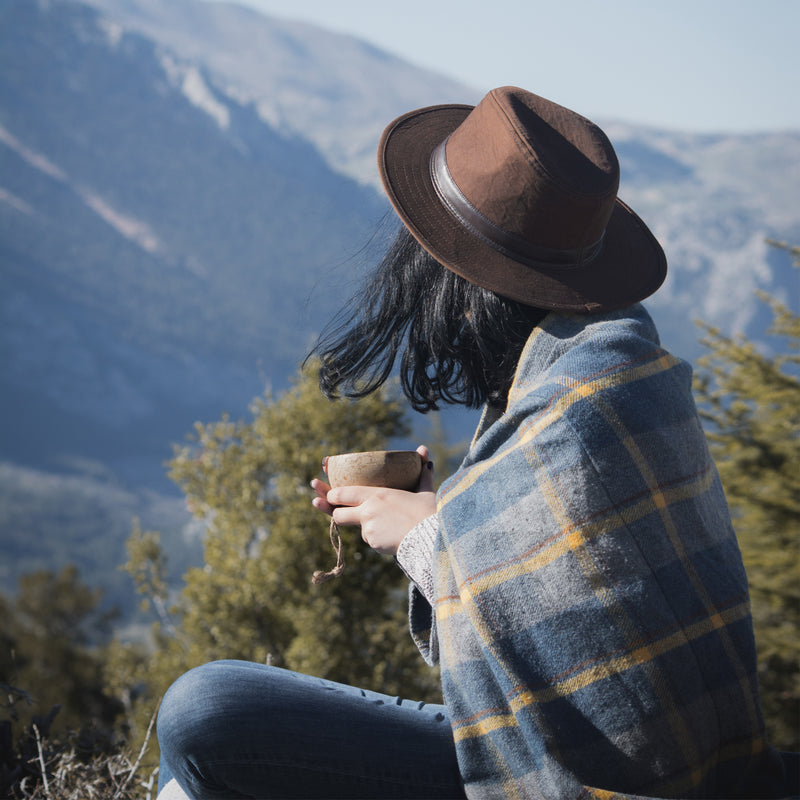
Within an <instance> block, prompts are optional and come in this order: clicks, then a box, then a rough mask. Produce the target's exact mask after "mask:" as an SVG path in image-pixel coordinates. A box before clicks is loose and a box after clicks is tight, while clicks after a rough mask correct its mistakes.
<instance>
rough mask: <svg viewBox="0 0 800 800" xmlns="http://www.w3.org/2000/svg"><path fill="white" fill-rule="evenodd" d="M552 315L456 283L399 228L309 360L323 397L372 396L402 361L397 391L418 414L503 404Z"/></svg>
mask: <svg viewBox="0 0 800 800" xmlns="http://www.w3.org/2000/svg"><path fill="white" fill-rule="evenodd" d="M546 313H547V312H545V311H543V310H541V309H537V308H532V307H531V306H525V305H523V304H521V303H518V302H516V301H513V300H509V299H507V298H504V297H501V296H500V295H497V294H495V293H493V292H490V291H488V290H487V289H483V288H481V287H479V286H476V285H475V284H472V283H469V282H468V281H467V280H465V279H464V278H461V277H459V276H458V275H456V274H455V273H454V272H452V271H451V270H449V269H447V268H445V267H443V266H442V265H441V264H440V263H439V262H438V261H436V259H435V258H433V256H431V255H430V254H429V253H428V252H427V251H426V250H425V249H424V248H423V247H422V246H421V245H420V244H418V243H417V241H416V240H415V239H414V237H413V236H411V234H410V233H409V232H408V230H407V229H406V228H405V227H404V226H403V227H402V228H401V230H400V231H399V233H398V234H397V235H396V237H395V238H394V241H393V242H392V243H391V245H390V246H389V248H388V249H387V251H386V253H385V255H384V257H383V259H382V261H381V263H380V265H379V267H378V269H377V270H376V271H375V272H374V274H373V275H372V277H371V279H369V280H368V281H367V282H366V283H365V285H364V287H363V288H362V290H361V292H360V293H359V294H357V295H356V296H355V297H354V298H353V299H352V300H351V302H350V304H349V305H348V306H347V307H346V308H345V309H344V311H343V312H342V313H341V314H340V315H339V316H338V317H336V318H335V319H334V320H333V322H332V323H331V324H330V325H329V326H328V328H326V330H325V331H323V333H322V335H321V336H320V339H319V341H318V342H317V344H316V346H315V347H314V349H313V351H312V353H311V356H313V355H317V356H318V357H319V359H320V369H319V383H320V388H321V389H322V392H323V394H325V395H326V396H327V397H331V398H333V397H338V396H341V395H344V396H346V397H352V398H357V397H363V396H365V395H367V394H369V393H370V392H373V391H375V390H376V389H377V388H378V387H380V386H381V385H382V384H383V383H384V382H385V381H386V380H388V379H389V377H390V376H391V374H392V370H393V368H394V365H395V362H396V360H397V358H398V356H399V357H400V370H399V374H400V382H401V386H402V388H403V392H404V393H405V395H406V397H408V399H409V401H410V402H411V405H412V406H413V408H414V409H415V410H417V411H421V412H423V413H424V412H426V411H433V410H436V409H437V408H438V407H439V403H440V402H445V403H455V404H463V405H465V406H467V407H470V408H477V407H479V406H481V405H483V404H484V403H486V402H489V403H490V404H493V405H502V404H504V402H505V399H506V396H507V394H508V390H509V388H510V386H511V382H512V380H513V377H514V371H515V369H516V366H517V361H518V360H519V356H520V354H521V352H522V348H523V347H524V345H525V342H526V340H527V338H528V336H529V335H530V333H531V330H532V329H533V328H534V326H535V325H536V324H537V323H538V322H539V321H540V320H541V319H542V318H543V317H544V315H545V314H546Z"/></svg>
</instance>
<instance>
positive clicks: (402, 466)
mask: <svg viewBox="0 0 800 800" xmlns="http://www.w3.org/2000/svg"><path fill="white" fill-rule="evenodd" d="M325 472H326V473H327V475H328V482H329V483H330V485H331V488H332V489H335V488H337V487H339V486H385V487H387V488H389V489H405V490H406V491H413V490H414V489H416V488H417V486H418V485H419V478H420V475H421V474H422V456H421V455H420V454H419V453H417V452H416V450H372V451H368V452H365V453H340V454H339V455H335V456H328V459H327V462H326V464H325Z"/></svg>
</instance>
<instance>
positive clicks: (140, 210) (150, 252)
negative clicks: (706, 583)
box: [0, 1, 384, 463]
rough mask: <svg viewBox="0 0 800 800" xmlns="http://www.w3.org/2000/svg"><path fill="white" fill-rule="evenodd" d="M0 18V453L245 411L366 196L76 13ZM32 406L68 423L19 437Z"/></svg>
mask: <svg viewBox="0 0 800 800" xmlns="http://www.w3.org/2000/svg"><path fill="white" fill-rule="evenodd" d="M2 17H3V18H2V19H1V20H0V31H1V32H0V91H2V96H3V98H4V103H3V108H2V110H0V148H2V150H0V152H2V159H3V170H2V174H3V177H2V188H3V192H4V194H3V196H2V199H4V200H5V202H3V203H2V213H1V214H0V242H2V245H1V247H2V257H3V282H4V292H3V295H2V299H0V314H1V315H2V317H1V319H2V334H0V336H2V340H1V341H2V345H3V349H4V352H5V353H6V354H7V359H6V361H5V369H4V370H3V374H2V378H0V380H2V381H3V388H4V396H5V398H6V400H5V403H6V407H7V408H8V403H10V402H11V403H13V402H14V401H15V400H16V408H15V407H14V406H12V407H11V408H10V409H8V410H9V411H11V412H12V413H11V414H6V415H5V420H4V422H3V424H4V425H5V426H7V427H8V426H10V427H11V429H10V430H7V432H6V433H5V435H4V442H5V448H8V447H9V445H10V446H11V451H12V454H13V455H14V456H15V457H19V458H23V457H24V456H25V453H26V451H28V448H29V447H30V446H31V445H33V447H34V448H36V446H37V445H39V444H42V445H43V446H46V447H48V448H50V450H53V445H54V437H56V439H57V438H58V437H59V436H60V435H65V436H67V438H68V441H67V442H65V445H66V446H67V447H66V449H67V450H68V451H69V452H72V451H73V450H74V448H75V446H76V444H77V443H76V442H75V441H74V439H75V434H76V426H75V422H74V420H76V419H81V418H82V419H84V420H85V421H86V422H87V423H88V424H89V425H90V427H91V429H92V430H93V431H96V432H97V435H96V436H94V437H93V438H94V441H93V442H90V441H89V438H91V437H87V432H86V431H81V432H80V435H81V437H83V438H85V439H86V441H85V444H86V446H87V450H86V454H87V455H96V454H97V447H98V446H99V447H100V448H104V447H106V445H108V447H106V451H108V450H112V451H119V449H120V448H119V442H117V441H113V438H114V436H115V434H117V433H119V432H120V431H122V432H123V434H124V436H126V437H130V436H131V434H132V433H133V431H134V430H136V431H137V436H136V437H135V442H134V447H136V446H137V444H138V445H141V444H142V437H141V435H140V434H141V431H147V432H148V433H149V434H152V435H153V436H154V437H158V438H159V439H160V441H161V442H162V443H163V442H164V441H165V438H166V436H167V435H168V434H171V435H172V437H177V436H179V435H180V433H181V432H182V430H181V428H185V425H186V421H187V420H190V419H192V415H209V414H215V415H216V414H218V413H219V412H220V411H221V409H222V408H224V407H230V406H234V407H235V408H237V409H238V408H243V407H244V405H245V404H246V403H247V401H248V400H249V398H250V397H252V396H253V394H255V393H256V392H258V391H259V389H260V388H261V386H262V385H263V384H264V383H265V382H270V381H276V380H283V379H284V378H285V376H286V374H287V373H289V372H291V371H293V370H294V367H295V365H296V363H297V360H298V358H299V357H301V356H302V348H303V347H304V346H305V345H307V343H308V341H309V337H310V336H311V335H312V333H313V332H314V331H316V330H318V325H319V323H318V319H319V317H320V314H321V313H322V312H323V310H324V309H326V308H327V304H328V302H331V301H333V300H334V299H335V298H336V297H337V296H338V297H339V299H341V297H342V293H341V291H339V292H337V290H336V287H333V288H330V287H326V289H325V291H324V292H321V291H315V287H316V286H317V285H318V284H319V283H320V282H321V281H323V280H324V278H325V275H326V271H328V270H330V269H331V267H332V266H334V265H336V264H337V263H339V262H341V261H342V260H343V259H346V258H347V257H348V256H349V255H350V254H351V253H352V252H353V250H354V249H355V247H356V246H357V245H356V243H357V242H360V241H361V240H362V238H364V237H365V236H366V235H367V233H368V232H369V230H370V229H371V226H372V225H373V224H374V223H375V221H376V220H377V219H378V218H379V217H380V216H381V215H382V214H383V212H384V205H383V203H382V201H379V199H378V197H377V195H376V194H375V193H374V192H372V190H370V189H364V188H360V187H359V186H357V185H356V184H355V183H353V182H352V181H350V180H347V179H345V178H343V177H342V176H340V175H338V174H336V173H334V172H332V171H331V169H330V168H329V167H328V166H327V164H326V162H325V161H324V160H323V159H322V158H321V157H320V156H319V154H318V153H317V152H316V151H315V150H314V149H313V147H312V146H311V145H309V144H307V143H305V142H303V141H302V140H299V139H296V138H295V139H287V138H285V137H283V136H282V135H280V134H278V133H277V132H275V131H274V130H273V129H272V128H271V127H270V126H268V125H267V124H266V123H264V122H263V120H261V119H260V118H259V117H258V115H257V114H256V113H255V112H254V110H253V108H252V107H251V106H249V105H243V104H240V103H239V102H238V101H236V100H233V99H231V98H230V97H228V96H226V95H223V94H220V93H218V92H215V90H214V89H213V88H212V87H211V86H210V85H208V84H206V83H205V78H204V76H203V74H202V71H201V70H200V69H199V68H198V67H196V66H193V65H186V64H184V63H182V62H180V61H179V60H178V59H177V58H176V57H175V56H174V55H173V54H171V53H169V52H167V51H163V50H161V49H159V48H158V47H157V46H156V45H154V44H153V43H152V42H151V41H149V40H147V39H144V38H142V37H141V36H139V35H138V34H124V35H121V34H113V33H109V30H108V27H107V25H106V24H105V23H104V22H103V21H102V20H98V19H97V18H96V14H95V12H94V11H92V10H90V9H88V8H85V7H82V6H75V5H72V4H66V3H58V4H53V5H42V6H40V5H39V4H38V3H36V2H24V1H23V2H9V3H6V4H5V5H4V7H3V11H2ZM187 84H190V85H191V87H192V88H191V89H190V90H188V91H190V92H193V93H194V95H195V97H197V96H200V95H201V94H204V95H205V98H206V105H207V106H211V105H212V103H213V107H214V108H215V109H216V111H217V118H215V117H213V116H211V115H210V114H208V113H207V112H206V110H205V109H204V108H200V107H198V105H197V104H196V103H195V102H192V100H191V99H190V98H189V97H187V94H186V93H187V89H186V86H187ZM48 401H49V402H50V403H52V405H53V406H54V407H55V409H56V411H57V412H58V413H62V414H65V415H70V419H69V420H67V419H66V418H65V419H57V417H58V413H56V411H54V413H53V414H51V415H45V416H46V419H47V420H49V422H45V425H48V424H49V423H53V422H54V423H55V424H51V425H50V428H51V430H50V431H49V432H48V434H47V435H46V436H43V435H40V436H38V437H35V436H34V432H35V430H36V429H37V428H38V426H39V425H40V424H41V420H40V419H39V417H41V416H42V415H40V414H37V415H36V419H35V420H33V421H32V423H33V424H32V425H30V426H28V425H26V421H29V420H30V414H28V413H26V412H27V410H28V409H29V407H30V404H31V403H32V402H40V403H41V402H48ZM16 410H18V411H19V412H20V413H19V415H17V414H15V413H14V412H15V411H16ZM178 418H180V419H181V420H182V422H181V423H180V425H181V427H178V424H177V419H178ZM20 420H21V421H22V425H20V424H19V423H20ZM103 429H107V430H106V431H104V430H103ZM59 432H62V433H59ZM20 438H21V439H22V440H23V441H21V442H17V440H18V439H20ZM144 438H147V435H145V437H144ZM37 439H38V441H37ZM15 445H16V446H15ZM162 447H163V444H162ZM106 455H108V452H106ZM35 463H36V462H35Z"/></svg>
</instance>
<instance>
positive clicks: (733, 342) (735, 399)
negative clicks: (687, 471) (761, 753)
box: [695, 242, 800, 751]
mask: <svg viewBox="0 0 800 800" xmlns="http://www.w3.org/2000/svg"><path fill="white" fill-rule="evenodd" d="M772 244H773V245H775V246H778V247H780V248H781V249H784V250H786V251H787V252H789V253H790V254H791V255H792V256H793V258H794V260H795V265H796V266H797V265H799V264H800V248H797V247H789V246H788V245H785V244H781V243H777V242H772ZM761 297H762V300H764V302H766V303H767V304H768V305H769V306H770V308H771V310H772V314H773V324H772V327H771V328H770V330H769V333H770V334H771V335H772V336H773V337H775V338H776V340H777V341H778V342H779V345H778V346H776V347H775V354H774V355H770V354H765V353H764V352H761V351H760V350H759V349H758V348H757V347H756V346H755V345H754V344H753V342H751V341H749V340H748V339H746V338H744V337H742V336H737V337H728V336H724V335H723V334H722V333H721V332H720V331H719V330H718V329H717V328H713V327H710V326H703V327H704V330H705V337H704V339H703V343H704V344H705V346H706V347H707V348H708V352H707V353H706V355H704V356H703V357H702V358H700V359H699V361H698V366H699V370H698V373H697V377H696V383H695V389H696V393H697V396H698V401H699V406H700V413H701V416H702V417H703V419H704V422H705V423H706V428H707V435H708V439H709V443H710V447H711V451H712V453H713V456H714V459H715V461H716V463H717V467H718V469H719V473H720V476H721V478H722V482H723V485H724V487H725V492H726V495H727V498H728V503H729V505H730V508H731V513H732V516H733V523H734V527H735V528H736V533H737V536H738V538H739V544H740V547H741V550H742V556H743V558H744V562H745V566H746V568H747V574H748V579H749V584H750V594H751V602H752V610H753V620H754V625H755V633H756V643H757V646H758V653H759V680H760V684H761V692H762V703H763V706H764V711H765V716H766V718H767V726H768V731H769V734H770V737H771V740H772V742H773V744H774V745H776V746H778V747H781V748H783V749H786V750H795V751H797V750H800V316H799V315H798V313H797V311H793V310H791V309H789V308H788V307H787V306H786V305H784V304H782V303H780V302H778V301H777V300H775V299H774V298H772V297H770V296H768V295H766V294H763V293H762V294H761Z"/></svg>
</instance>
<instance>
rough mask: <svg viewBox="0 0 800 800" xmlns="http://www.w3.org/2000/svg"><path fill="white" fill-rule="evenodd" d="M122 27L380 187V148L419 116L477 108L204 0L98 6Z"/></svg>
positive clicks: (311, 29) (461, 97) (318, 34)
mask: <svg viewBox="0 0 800 800" xmlns="http://www.w3.org/2000/svg"><path fill="white" fill-rule="evenodd" d="M88 2H91V3H92V5H94V6H96V7H98V8H101V9H103V11H104V12H105V13H106V14H107V15H108V16H109V18H110V19H113V20H114V21H115V22H117V23H118V24H121V25H123V26H124V27H125V28H130V29H133V30H139V31H142V32H144V33H146V34H147V35H148V36H150V37H152V38H153V39H154V40H155V41H158V42H161V43H165V44H167V45H168V46H169V47H170V48H171V49H173V50H174V51H175V52H177V53H180V54H181V55H182V56H184V57H186V58H188V59H191V60H192V61H196V62H202V63H203V65H204V66H205V67H206V68H207V69H208V70H210V71H211V72H212V73H213V75H214V76H215V80H216V81H218V82H219V85H221V86H223V87H224V88H225V90H226V91H227V92H229V93H231V94H232V95H234V96H240V97H242V98H246V99H247V100H248V101H252V102H253V103H254V104H255V108H256V109H257V112H258V114H259V115H260V116H261V117H262V118H263V119H265V120H266V121H267V122H269V123H270V124H271V125H274V126H275V127H277V128H278V129H279V130H285V131H289V132H291V133H293V134H296V135H300V136H302V137H303V138H305V139H308V140H309V141H311V142H313V143H314V144H315V145H316V146H317V147H318V148H319V150H320V151H321V152H322V153H324V154H325V157H326V158H327V159H328V161H329V162H330V163H331V165H332V166H334V167H335V168H336V169H340V170H342V171H344V172H346V173H347V174H350V175H353V176H355V177H357V178H359V179H360V180H362V181H365V182H371V183H374V184H376V185H377V173H376V170H375V145H376V144H377V141H378V137H379V135H380V132H381V131H382V130H383V128H384V126H385V125H386V124H387V123H388V122H389V121H390V120H391V119H393V118H394V117H396V116H398V115H399V114H402V113H404V112H406V111H409V110H410V109H412V108H418V107H421V106H426V105H431V104H434V103H474V102H477V100H478V99H479V94H478V92H477V91H476V90H475V89H473V88H471V87H467V86H464V85H461V84H458V83H456V82H454V81H452V80H449V79H448V78H445V77H443V76H441V75H436V74H434V73H431V72H429V71H426V70H423V69H420V68H419V67H416V66H414V65H413V64H409V63H408V62H406V61H403V60H402V59H399V58H397V57H395V56H393V55H390V54H388V53H386V52H383V51H381V50H378V49H377V48H375V47H373V46H371V45H370V44H367V43H366V42H363V41H361V40H359V39H357V38H355V37H353V36H345V35H342V34H338V33H333V32H331V31H328V30H325V29H323V28H319V27H316V26H314V25H309V24H306V23H302V22H294V21H291V20H283V19H278V18H276V17H267V16H265V15H263V14H260V13H258V12H256V11H253V10H252V9H250V8H246V7H244V6H237V5H231V4H227V3H226V4H222V3H215V2H201V1H200V0H169V2H163V0H88Z"/></svg>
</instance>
